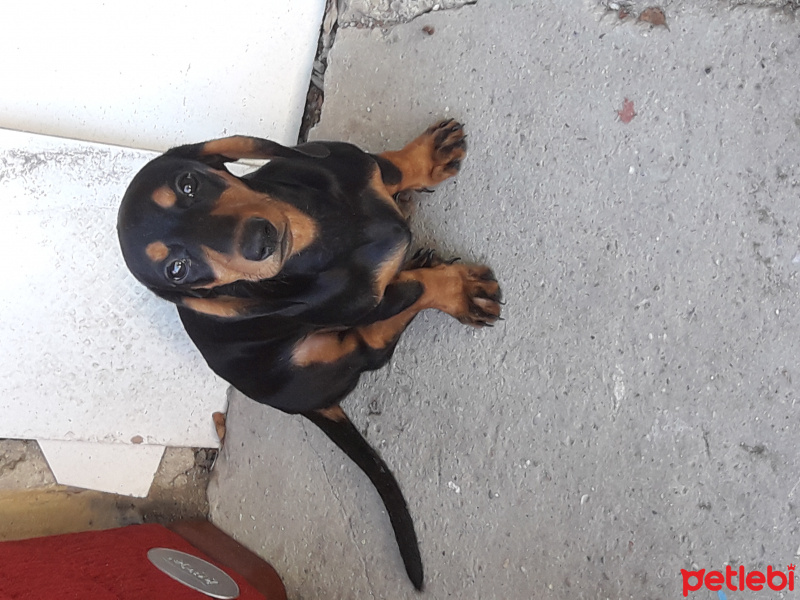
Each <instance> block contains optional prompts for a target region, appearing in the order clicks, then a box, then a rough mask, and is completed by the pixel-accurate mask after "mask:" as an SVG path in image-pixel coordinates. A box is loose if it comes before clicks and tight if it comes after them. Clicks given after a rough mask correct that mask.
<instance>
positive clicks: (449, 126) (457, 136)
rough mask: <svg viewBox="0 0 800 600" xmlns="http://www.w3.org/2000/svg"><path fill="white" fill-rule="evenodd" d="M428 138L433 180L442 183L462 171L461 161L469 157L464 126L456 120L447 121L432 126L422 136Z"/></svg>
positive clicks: (434, 182)
mask: <svg viewBox="0 0 800 600" xmlns="http://www.w3.org/2000/svg"><path fill="white" fill-rule="evenodd" d="M422 137H428V138H429V140H428V144H426V145H428V146H429V147H430V148H431V180H432V182H433V184H436V183H440V182H442V181H444V180H445V179H447V178H448V177H453V176H454V175H455V174H456V173H458V171H459V169H461V161H462V160H464V157H465V156H466V155H467V140H466V135H465V134H464V126H463V125H462V124H461V123H459V122H458V121H456V120H454V119H445V120H444V121H439V122H438V123H436V124H434V125H431V126H430V127H428V129H427V130H426V131H425V133H424V134H423V135H422Z"/></svg>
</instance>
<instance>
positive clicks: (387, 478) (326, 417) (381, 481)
mask: <svg viewBox="0 0 800 600" xmlns="http://www.w3.org/2000/svg"><path fill="white" fill-rule="evenodd" d="M303 416H304V417H306V418H307V419H308V420H309V421H311V422H312V423H314V424H315V425H316V426H317V427H319V428H320V429H322V431H324V432H325V434H326V435H327V436H328V437H329V438H330V439H331V440H332V441H333V443H334V444H336V445H337V446H339V448H341V449H342V450H343V451H344V453H345V454H347V456H349V457H350V459H351V460H352V461H353V462H354V463H356V464H357V465H358V466H359V467H360V468H361V470H362V471H364V473H366V475H367V477H369V480H370V481H371V482H372V484H373V485H374V486H375V489H377V490H378V494H380V496H381V499H382V500H383V504H384V505H385V506H386V511H387V512H388V513H389V519H390V520H391V522H392V529H394V535H395V537H396V538H397V545H398V546H399V547H400V555H401V556H402V557H403V563H404V564H405V567H406V573H408V577H409V579H411V583H413V584H414V587H415V588H417V589H418V590H422V586H423V581H422V579H423V574H422V558H421V557H420V554H419V544H418V543H417V534H416V533H415V532H414V522H413V521H412V519H411V514H410V513H409V512H408V505H407V504H406V501H405V498H404V497H403V492H402V491H400V486H399V485H398V483H397V480H396V479H395V478H394V475H392V472H391V471H390V470H389V467H388V466H387V465H386V463H385V462H383V459H382V458H381V457H380V456H378V453H377V452H376V451H375V449H374V448H373V447H372V446H370V445H369V443H368V442H367V440H365V439H364V437H363V436H362V435H361V433H359V431H358V429H356V427H355V425H353V423H352V422H351V421H350V419H349V418H348V417H347V415H346V414H345V412H344V411H343V410H342V408H341V407H340V406H338V405H336V406H333V407H331V408H326V409H322V410H316V411H312V412H306V413H303Z"/></svg>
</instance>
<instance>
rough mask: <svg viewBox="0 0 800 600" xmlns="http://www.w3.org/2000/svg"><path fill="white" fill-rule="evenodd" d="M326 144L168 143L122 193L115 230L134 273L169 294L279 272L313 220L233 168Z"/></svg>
mask: <svg viewBox="0 0 800 600" xmlns="http://www.w3.org/2000/svg"><path fill="white" fill-rule="evenodd" d="M326 153H327V149H326V148H325V147H324V146H321V145H314V144H307V145H305V146H302V147H299V148H296V149H292V148H286V147H284V146H281V145H279V144H276V143H275V142H270V141H268V140H263V139H259V138H247V137H241V136H236V137H232V138H224V139H221V140H214V141H211V142H206V143H204V144H193V145H189V146H181V147H178V148H174V149H172V150H170V151H168V152H166V153H165V154H163V155H162V156H159V157H158V158H156V159H154V160H152V161H151V162H150V163H148V164H147V165H145V166H144V167H143V168H142V170H141V171H140V172H139V173H138V174H137V175H136V176H135V177H134V179H133V181H132V182H131V184H130V185H129V187H128V190H127V191H126V192H125V196H124V197H123V199H122V204H121V206H120V209H119V217H118V221H117V232H118V234H119V241H120V246H121V248H122V255H123V257H124V259H125V262H126V264H127V265H128V268H129V269H130V270H131V272H132V273H133V275H134V276H135V277H136V278H137V279H138V280H139V281H140V282H142V283H143V284H144V285H145V286H147V287H148V288H150V289H151V290H152V291H154V292H155V293H157V294H158V295H160V296H162V297H164V298H167V299H169V300H172V301H174V302H179V301H181V299H182V298H185V297H189V298H204V297H209V296H213V293H214V292H213V290H214V289H215V288H219V287H221V286H226V285H228V284H231V283H234V282H237V281H261V280H264V279H269V278H272V277H274V276H275V275H276V274H278V273H279V272H280V270H281V268H282V267H283V265H284V263H285V262H286V261H287V260H288V258H289V257H290V256H292V255H293V254H296V253H297V252H299V251H300V250H302V249H303V248H305V247H307V246H308V245H309V244H310V243H311V242H312V241H313V239H314V236H315V233H316V232H315V224H314V222H313V220H312V219H311V218H310V217H308V216H307V215H305V214H304V213H302V212H301V211H299V210H297V209H296V208H294V207H292V206H290V205H289V204H287V203H285V202H282V201H280V200H279V199H276V198H272V197H270V196H269V195H268V194H265V193H263V192H259V191H257V190H254V189H253V188H251V187H250V186H249V185H248V184H247V182H246V181H245V180H242V179H239V178H237V177H235V176H233V175H231V174H230V173H229V172H228V170H227V169H226V168H225V166H224V165H225V163H226V162H234V161H236V160H238V159H241V158H273V157H276V156H281V157H297V156H306V157H307V156H316V157H321V156H324V155H325V154H326Z"/></svg>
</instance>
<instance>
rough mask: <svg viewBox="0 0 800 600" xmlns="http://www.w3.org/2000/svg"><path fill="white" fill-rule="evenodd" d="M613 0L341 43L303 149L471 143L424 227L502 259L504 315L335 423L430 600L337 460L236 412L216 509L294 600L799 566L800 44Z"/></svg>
mask: <svg viewBox="0 0 800 600" xmlns="http://www.w3.org/2000/svg"><path fill="white" fill-rule="evenodd" d="M600 4H601V3H598V2H594V1H584V2H574V3H560V2H547V3H531V2H508V3H502V4H501V3H497V2H496V3H491V2H485V1H480V2H478V3H477V4H475V5H469V6H464V7H462V8H460V9H459V10H453V11H436V12H430V13H427V14H424V15H422V16H419V17H417V18H416V19H414V20H413V21H411V22H409V23H407V24H403V25H397V26H394V27H384V28H376V29H372V30H369V29H359V28H356V27H350V28H342V29H340V30H339V32H338V34H337V37H336V41H335V43H334V45H333V49H332V51H331V53H330V56H329V65H328V70H327V72H326V74H325V82H324V85H325V103H324V105H323V110H322V120H321V122H320V124H319V126H318V127H317V128H316V129H315V130H314V131H313V132H312V135H311V137H312V138H318V139H319V138H328V139H345V140H350V141H352V142H355V143H357V144H360V145H362V146H363V147H364V148H366V149H368V150H371V151H381V150H383V149H392V148H398V147H400V146H401V145H402V144H404V143H405V142H407V141H409V140H410V139H411V138H413V137H414V136H415V135H416V134H417V133H418V132H419V131H421V130H422V129H423V128H424V127H425V126H427V125H428V124H429V123H431V122H433V121H435V120H436V119H439V118H440V117H443V116H452V117H456V118H458V119H461V120H463V121H464V123H465V124H466V128H467V133H468V135H469V144H470V154H469V156H468V157H467V159H466V161H465V162H464V165H463V169H462V173H461V174H460V175H459V177H457V178H456V179H455V180H453V181H450V182H447V183H445V184H444V185H442V186H440V188H439V189H438V190H436V191H435V192H434V193H433V194H429V195H424V196H422V197H421V198H420V199H419V205H418V207H417V208H416V210H415V212H414V215H413V218H412V225H413V228H414V231H415V235H416V238H417V242H418V244H419V245H431V244H433V245H435V246H436V247H437V248H439V249H440V250H441V251H442V252H443V253H445V254H449V255H458V256H461V257H463V258H465V259H469V260H474V261H479V262H487V263H488V264H490V265H491V266H492V267H493V268H494V269H495V271H496V272H497V274H498V276H499V278H500V280H501V282H502V284H503V286H504V290H505V295H506V299H507V301H508V304H507V306H506V313H505V316H506V319H507V320H506V321H505V322H504V323H501V324H499V325H498V326H497V327H495V328H494V329H491V330H483V331H473V330H469V329H467V328H465V327H463V326H461V325H460V324H458V323H456V322H453V321H452V320H451V319H449V318H448V317H446V316H443V315H441V314H435V313H430V314H424V315H422V316H420V317H419V318H418V319H417V320H416V321H415V322H414V323H413V324H412V326H411V328H410V329H409V331H408V332H407V334H406V335H405V336H404V338H403V339H402V340H401V343H400V345H399V347H398V350H397V352H396V354H395V357H394V360H393V361H392V363H391V365H390V366H389V367H388V368H387V369H385V370H382V371H380V372H378V373H375V374H373V375H370V376H367V377H365V378H364V379H363V381H362V383H361V385H360V386H359V388H358V389H357V390H356V392H355V393H354V394H353V395H352V396H351V397H350V399H349V400H348V401H347V402H346V404H345V408H346V410H347V411H348V412H349V413H350V414H351V415H352V417H353V420H354V421H355V423H356V424H357V426H358V427H359V428H360V429H361V430H362V431H364V432H365V435H366V437H367V438H368V439H369V440H370V441H371V443H372V444H373V445H374V446H375V447H376V448H377V449H378V450H379V451H380V452H381V454H382V455H383V457H384V459H385V460H386V461H387V463H388V464H389V465H391V466H392V468H393V470H394V472H395V473H396V475H397V477H398V480H399V481H400V483H401V485H402V487H403V489H404V490H405V493H406V496H407V498H408V501H409V505H410V509H411V512H412V515H413V516H414V518H415V522H416V525H417V530H418V533H419V537H420V544H421V550H422V556H423V560H424V562H425V569H426V585H427V587H426V591H425V592H424V593H423V594H422V596H420V595H418V594H416V593H415V592H414V591H413V589H412V587H411V585H410V584H409V583H408V581H406V579H405V574H404V572H403V569H402V565H401V563H400V559H399V556H398V553H397V550H396V547H395V543H394V539H393V537H392V534H391V530H390V526H389V524H388V522H387V521H386V519H385V515H384V512H383V508H382V506H381V503H380V500H379V498H378V496H377V494H376V493H375V492H374V490H372V488H371V487H370V484H369V483H368V481H367V480H366V478H365V477H364V476H363V475H362V474H361V473H360V472H359V471H358V470H357V469H356V468H355V467H354V466H353V465H352V464H351V463H350V462H349V461H348V460H347V459H346V458H345V457H344V456H343V455H342V454H341V452H339V451H338V450H337V449H335V448H333V447H332V445H331V444H330V443H329V442H328V441H327V440H326V439H325V437H324V436H323V435H322V434H320V433H319V432H318V431H316V430H315V429H314V428H313V427H311V426H309V425H305V424H303V423H302V421H301V420H300V419H299V418H293V417H287V416H284V415H281V414H279V413H278V412H276V411H274V410H271V409H269V408H264V407H261V406H258V405H256V404H254V403H252V402H250V401H248V400H247V399H245V398H242V397H241V396H234V397H233V398H232V399H231V408H230V414H229V419H228V438H227V441H226V446H225V448H224V450H223V454H222V457H221V459H220V462H219V464H218V469H217V472H216V474H215V476H214V481H213V482H212V484H211V486H210V489H209V494H210V496H209V500H210V503H211V514H212V517H213V519H214V521H215V522H216V523H217V524H219V525H220V526H221V527H222V528H223V529H225V530H227V531H229V532H232V533H233V534H234V535H235V537H236V538H237V539H239V540H240V541H242V542H243V543H245V544H247V545H248V546H250V547H251V548H253V549H255V550H256V551H258V552H259V553H260V554H262V555H263V556H264V557H265V558H267V559H268V560H269V561H270V562H272V563H273V564H274V565H275V566H276V568H277V569H278V571H279V572H280V573H281V575H282V577H283V578H284V581H285V582H286V584H287V588H288V590H289V594H290V597H291V598H293V599H295V600H298V599H304V600H310V599H313V598H418V597H430V598H446V597H459V598H462V597H463V598H481V599H482V600H488V599H492V598H498V599H499V598H503V599H507V598H558V599H562V598H563V599H564V600H567V599H573V598H578V599H580V598H599V599H603V598H612V599H613V598H676V597H682V596H681V592H682V589H681V569H723V570H724V568H725V565H733V566H738V565H744V566H745V567H746V568H747V569H748V570H752V569H762V570H764V569H766V566H767V565H773V566H774V567H775V568H781V569H785V566H786V565H787V564H789V562H790V561H794V562H797V560H798V559H797V557H796V553H797V552H800V550H798V546H800V513H799V512H798V511H799V510H800V508H798V507H800V479H798V472H800V456H798V450H797V432H798V431H799V430H800V415H798V410H800V395H798V391H797V384H796V382H797V381H798V378H799V377H800V371H798V363H797V354H798V352H797V345H798V341H797V340H798V339H800V300H798V299H799V298H800V293H799V292H800V274H799V273H798V271H799V270H800V217H798V214H800V213H798V210H797V201H798V194H799V193H800V162H798V156H800V106H799V105H798V97H800V93H799V92H800V90H799V88H798V86H799V85H800V83H798V82H800V25H798V23H797V21H796V20H795V18H794V16H793V15H792V14H790V13H791V11H789V12H787V11H786V10H783V9H785V8H791V6H790V5H789V4H786V3H782V6H783V9H781V10H776V9H774V8H768V9H761V8H755V7H753V6H740V7H737V8H735V9H731V5H732V4H734V3H731V2H711V1H709V2H697V3H691V2H688V1H687V2H668V3H665V4H664V10H665V14H666V19H667V23H668V26H669V29H667V28H665V27H653V26H652V25H650V24H647V23H637V22H636V21H635V20H625V21H624V22H620V21H619V19H617V18H616V17H614V15H613V14H609V13H608V11H607V10H606V9H605V8H603V7H602V6H600ZM637 4H638V3H637ZM639 8H644V4H643V3H642V4H641V5H640V6H639ZM425 28H428V29H427V30H426V29H425ZM343 511H344V514H343ZM705 594H706V595H705V596H702V595H701V594H700V593H699V592H698V593H697V594H696V595H695V596H694V597H698V598H700V597H710V592H709V591H708V590H706V591H705ZM750 594H751V595H749V596H748V597H753V598H766V597H774V594H773V595H772V596H769V595H767V594H764V593H763V592H762V593H761V594H760V595H759V593H756V592H751V593H750Z"/></svg>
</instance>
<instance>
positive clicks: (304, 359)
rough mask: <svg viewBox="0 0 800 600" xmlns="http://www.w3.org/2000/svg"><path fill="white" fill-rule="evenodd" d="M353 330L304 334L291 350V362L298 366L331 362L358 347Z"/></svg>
mask: <svg viewBox="0 0 800 600" xmlns="http://www.w3.org/2000/svg"><path fill="white" fill-rule="evenodd" d="M352 331H353V330H347V331H343V332H331V331H327V332H323V333H312V334H311V335H309V336H306V337H305V338H303V339H302V340H300V342H298V343H297V345H296V346H295V347H294V350H293V351H292V363H294V364H295V365H297V366H298V367H307V366H309V365H312V364H319V363H322V364H326V365H327V364H331V363H334V362H336V361H337V360H339V359H341V358H343V357H345V356H347V355H348V354H350V353H351V352H355V351H356V350H357V349H358V338H357V337H355V336H353V335H352Z"/></svg>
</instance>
